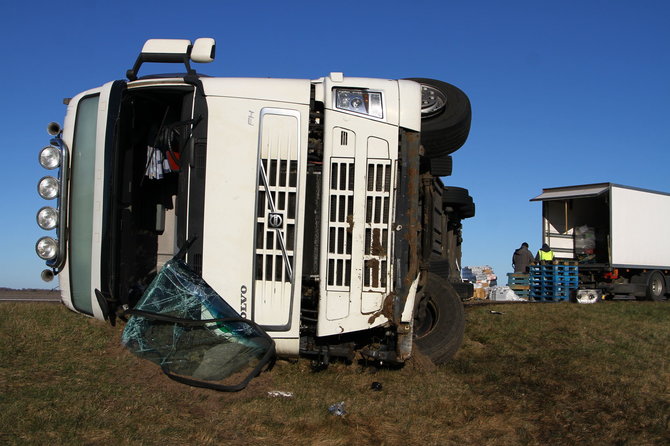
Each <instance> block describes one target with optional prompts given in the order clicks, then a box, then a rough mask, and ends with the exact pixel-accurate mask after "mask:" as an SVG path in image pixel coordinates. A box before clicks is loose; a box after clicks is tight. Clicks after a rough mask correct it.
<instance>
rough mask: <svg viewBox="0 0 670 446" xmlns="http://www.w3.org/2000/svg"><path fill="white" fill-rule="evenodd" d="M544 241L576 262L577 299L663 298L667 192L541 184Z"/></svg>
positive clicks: (668, 255)
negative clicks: (577, 275)
mask: <svg viewBox="0 0 670 446" xmlns="http://www.w3.org/2000/svg"><path fill="white" fill-rule="evenodd" d="M531 201H541V202H542V241H543V242H544V243H547V244H548V245H549V247H550V248H551V249H552V251H554V254H555V257H556V259H557V260H561V259H564V260H574V261H577V262H578V266H579V288H580V291H579V292H578V296H577V299H578V300H580V301H585V302H591V301H595V300H598V299H599V298H601V297H602V296H603V295H604V296H609V297H613V296H617V295H619V296H634V297H636V298H638V299H651V300H661V299H665V298H666V297H667V294H668V290H669V288H668V285H669V284H670V234H669V233H668V227H667V226H666V225H667V221H668V220H669V219H670V194H668V193H663V192H656V191H651V190H645V189H639V188H634V187H628V186H622V185H619V184H612V183H598V184H588V185H582V186H568V187H555V188H548V189H543V190H542V194H540V195H538V196H537V197H535V198H532V199H531Z"/></svg>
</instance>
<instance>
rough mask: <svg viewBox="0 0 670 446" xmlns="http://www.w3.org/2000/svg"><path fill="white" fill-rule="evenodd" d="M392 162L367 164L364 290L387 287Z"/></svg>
mask: <svg viewBox="0 0 670 446" xmlns="http://www.w3.org/2000/svg"><path fill="white" fill-rule="evenodd" d="M391 173H392V172H391V161H390V160H368V175H367V180H368V184H367V193H366V197H365V200H366V210H365V251H364V253H365V254H364V256H363V262H364V269H363V290H364V291H383V290H385V289H386V287H387V280H386V278H387V275H388V261H387V260H388V239H389V231H388V228H389V211H390V206H391Z"/></svg>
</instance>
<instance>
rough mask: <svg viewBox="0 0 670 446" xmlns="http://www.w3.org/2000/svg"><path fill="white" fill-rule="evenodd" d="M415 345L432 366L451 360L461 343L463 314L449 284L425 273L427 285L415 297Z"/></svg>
mask: <svg viewBox="0 0 670 446" xmlns="http://www.w3.org/2000/svg"><path fill="white" fill-rule="evenodd" d="M413 329H414V343H415V346H416V347H417V348H418V349H419V350H420V351H421V353H423V354H424V355H426V356H428V357H429V358H430V359H431V361H433V363H435V364H443V363H445V362H447V361H448V360H449V359H451V358H452V357H453V356H454V354H455V353H456V352H457V351H458V349H459V348H460V346H461V343H462V342H463V333H464V332H465V311H464V310H463V303H462V302H461V299H460V297H459V295H458V293H456V291H455V290H454V288H453V287H452V286H451V284H450V283H449V282H447V281H446V280H444V279H441V278H439V277H437V276H436V275H434V274H430V273H428V281H427V283H426V285H425V286H424V287H423V289H421V290H420V291H419V292H418V293H417V296H416V301H415V305H414V327H413Z"/></svg>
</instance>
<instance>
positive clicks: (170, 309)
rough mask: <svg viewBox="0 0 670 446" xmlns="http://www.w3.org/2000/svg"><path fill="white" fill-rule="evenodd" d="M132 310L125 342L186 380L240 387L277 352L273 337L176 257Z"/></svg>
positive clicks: (170, 375) (199, 383)
mask: <svg viewBox="0 0 670 446" xmlns="http://www.w3.org/2000/svg"><path fill="white" fill-rule="evenodd" d="M130 314H132V316H131V317H130V319H129V320H128V323H127V325H126V327H125V329H124V331H123V335H122V339H121V341H122V343H123V345H125V346H126V347H127V348H128V349H129V350H130V351H132V352H133V353H134V354H136V355H137V356H139V357H141V358H144V359H148V360H150V361H152V362H155V363H156V364H158V365H160V366H161V368H162V369H163V372H165V373H166V374H167V375H168V376H169V377H170V378H172V379H175V380H177V381H180V382H184V383H186V384H190V385H195V386H199V387H209V388H215V389H217V390H240V389H242V388H244V386H246V384H247V383H248V382H249V381H250V380H251V378H253V377H254V376H256V375H257V374H258V372H259V371H260V370H261V368H262V367H263V366H264V365H265V364H268V363H269V362H270V361H271V360H272V359H273V358H274V341H273V340H272V339H271V338H270V337H269V336H268V335H267V334H266V333H265V332H264V331H263V330H262V329H261V328H260V327H259V326H258V325H256V324H254V323H253V322H251V321H248V320H245V319H242V318H241V317H240V315H239V314H237V313H236V312H235V310H233V309H232V308H231V307H230V306H229V305H228V304H227V303H226V302H225V301H224V300H223V299H222V298H221V297H220V296H219V295H218V294H217V293H216V292H215V291H214V290H213V289H212V288H211V287H210V286H209V285H207V283H206V282H205V281H204V280H203V279H202V278H201V277H200V276H198V275H197V274H196V273H194V272H193V271H191V270H190V269H189V268H188V266H186V264H185V263H183V262H182V261H181V260H178V259H172V260H170V261H169V262H167V263H166V264H165V266H164V267H163V268H162V269H161V271H160V272H159V273H158V275H157V276H156V278H155V279H154V281H153V282H152V283H151V285H150V286H149V288H148V289H147V290H146V292H145V293H144V295H143V296H142V299H141V300H140V302H139V303H138V305H137V306H136V307H135V309H134V310H132V311H131V312H130Z"/></svg>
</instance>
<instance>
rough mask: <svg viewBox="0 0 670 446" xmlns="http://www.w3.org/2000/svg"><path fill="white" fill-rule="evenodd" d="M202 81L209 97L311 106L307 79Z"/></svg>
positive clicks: (203, 79)
mask: <svg viewBox="0 0 670 446" xmlns="http://www.w3.org/2000/svg"><path fill="white" fill-rule="evenodd" d="M201 81H202V85H203V87H204V89H205V94H206V95H207V96H226V97H233V98H258V99H263V100H266V101H275V102H284V103H285V102H288V103H296V104H309V98H310V81H309V80H306V79H262V78H257V79H254V78H202V79H201Z"/></svg>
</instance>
